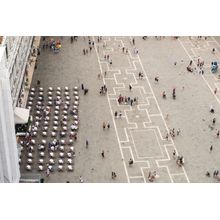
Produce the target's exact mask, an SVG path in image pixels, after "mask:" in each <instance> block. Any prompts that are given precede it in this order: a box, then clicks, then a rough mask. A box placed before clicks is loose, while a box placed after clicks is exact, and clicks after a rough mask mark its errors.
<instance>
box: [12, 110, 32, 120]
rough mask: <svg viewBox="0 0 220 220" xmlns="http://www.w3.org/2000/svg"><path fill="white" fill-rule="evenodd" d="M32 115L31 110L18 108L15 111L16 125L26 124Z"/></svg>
mask: <svg viewBox="0 0 220 220" xmlns="http://www.w3.org/2000/svg"><path fill="white" fill-rule="evenodd" d="M29 115H30V109H26V108H19V107H16V108H15V110H14V119H15V124H26V123H28V118H29Z"/></svg>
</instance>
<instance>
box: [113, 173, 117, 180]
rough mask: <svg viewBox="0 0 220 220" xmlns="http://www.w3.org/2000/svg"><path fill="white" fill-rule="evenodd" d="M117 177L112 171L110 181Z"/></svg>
mask: <svg viewBox="0 0 220 220" xmlns="http://www.w3.org/2000/svg"><path fill="white" fill-rule="evenodd" d="M116 177H117V175H116V173H115V172H114V171H112V179H115V178H116Z"/></svg>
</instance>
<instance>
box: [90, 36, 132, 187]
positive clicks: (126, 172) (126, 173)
mask: <svg viewBox="0 0 220 220" xmlns="http://www.w3.org/2000/svg"><path fill="white" fill-rule="evenodd" d="M93 41H94V42H95V39H94V37H93ZM95 52H96V56H97V60H98V63H99V69H100V71H101V74H103V73H102V67H101V63H100V60H99V55H98V52H97V47H96V43H95ZM102 80H103V83H104V84H105V79H104V78H102ZM107 100H108V104H109V108H110V111H111V116H112V120H113V124H114V128H115V133H116V137H117V140H118V147H119V150H120V153H121V157H122V158H123V165H124V169H125V175H126V177H127V181H128V183H130V179H129V176H128V171H127V168H126V164H125V161H124V156H123V152H122V149H121V147H120V146H121V144H120V139H119V135H118V131H117V127H116V124H115V119H114V117H113V111H112V108H111V104H110V100H109V97H108V94H107Z"/></svg>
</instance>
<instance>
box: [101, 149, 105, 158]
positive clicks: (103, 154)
mask: <svg viewBox="0 0 220 220" xmlns="http://www.w3.org/2000/svg"><path fill="white" fill-rule="evenodd" d="M101 155H102V158H105V152H104V150H103V151H102V153H101Z"/></svg>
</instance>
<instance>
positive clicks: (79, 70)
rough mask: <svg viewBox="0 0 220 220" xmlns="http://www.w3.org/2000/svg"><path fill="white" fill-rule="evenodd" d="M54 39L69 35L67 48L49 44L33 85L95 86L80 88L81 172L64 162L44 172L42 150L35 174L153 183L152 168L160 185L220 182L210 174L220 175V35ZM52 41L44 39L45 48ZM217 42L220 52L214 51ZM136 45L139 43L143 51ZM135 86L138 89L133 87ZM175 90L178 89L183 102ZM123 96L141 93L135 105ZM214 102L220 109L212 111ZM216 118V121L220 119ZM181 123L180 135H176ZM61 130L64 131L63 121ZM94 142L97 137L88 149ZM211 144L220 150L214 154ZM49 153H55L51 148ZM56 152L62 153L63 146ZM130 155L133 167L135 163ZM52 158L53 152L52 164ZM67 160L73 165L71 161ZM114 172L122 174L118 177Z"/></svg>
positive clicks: (77, 160)
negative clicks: (214, 68) (215, 65)
mask: <svg viewBox="0 0 220 220" xmlns="http://www.w3.org/2000/svg"><path fill="white" fill-rule="evenodd" d="M54 39H59V40H60V41H61V43H62V48H61V51H60V52H59V53H57V54H54V53H53V52H52V50H50V49H49V48H47V49H41V54H40V56H39V58H38V66H37V69H36V70H35V73H34V77H33V81H32V85H31V86H32V87H36V86H37V80H40V81H41V86H42V87H43V88H45V89H47V88H48V87H50V86H51V87H54V88H56V87H61V88H62V89H64V87H65V86H68V87H69V88H71V92H72V89H73V87H74V86H75V85H77V86H78V87H79V88H81V84H84V87H85V88H88V90H89V91H88V94H87V95H84V91H83V90H81V89H80V90H79V100H80V101H79V119H80V120H79V132H78V136H77V141H76V142H74V150H75V157H74V159H73V160H74V171H73V172H71V173H68V172H57V166H58V160H56V161H55V165H54V168H55V172H54V173H51V175H50V176H49V177H46V173H45V170H44V171H43V172H38V171H37V170H36V167H37V166H38V164H37V162H38V154H37V153H38V152H37V150H36V151H35V152H34V153H33V155H34V159H33V172H32V174H34V173H35V174H38V175H41V176H42V177H44V178H45V181H46V182H66V181H67V180H68V181H70V182H79V177H80V176H83V178H84V181H85V182H107V183H109V182H110V183H114V182H123V183H125V182H130V183H135V182H141V183H147V182H149V180H148V175H149V172H153V171H156V172H157V175H158V178H156V179H155V182H158V183H159V182H171V183H175V182H184V183H185V182H218V180H217V179H216V178H213V177H210V178H209V177H207V176H206V175H205V173H206V172H207V171H209V172H210V173H211V174H212V173H213V171H214V170H218V169H220V167H219V159H220V150H219V149H220V142H219V139H218V138H217V137H216V133H217V131H218V130H220V116H219V115H220V110H219V105H220V92H219V76H218V75H219V70H218V72H217V73H216V74H212V73H211V72H210V62H211V61H212V60H213V61H214V60H217V61H218V62H219V60H220V38H219V37H208V38H207V39H206V40H205V39H204V38H203V39H199V38H197V37H192V38H191V39H190V38H189V37H180V38H178V39H174V38H173V37H165V38H163V37H162V38H161V39H159V38H155V37H148V38H147V39H146V40H143V39H142V37H135V45H133V43H132V37H114V36H111V37H107V36H105V37H102V38H101V39H100V38H98V37H78V40H77V41H74V42H73V43H70V38H69V37H62V38H60V37H54ZM47 40H50V38H49V37H47ZM89 42H94V46H92V49H91V51H90V50H88V51H89V52H88V54H85V55H84V54H83V49H89ZM44 43H45V42H44V41H41V48H43V44H44ZM122 47H125V49H126V50H127V53H126V52H123V50H122ZM213 47H215V48H216V53H215V54H214V53H212V52H211V50H212V48H213ZM135 48H138V51H139V52H138V54H137V53H135ZM105 55H109V57H110V59H112V62H113V64H112V65H110V64H109V60H106V59H104V56H105ZM198 58H201V59H203V60H204V61H205V65H204V67H203V70H204V74H203V75H202V74H200V73H199V71H200V68H198V67H197V62H198ZM190 60H192V61H193V63H192V66H193V69H194V71H193V73H189V72H187V70H186V67H187V66H188V65H189V62H190ZM174 62H176V63H177V64H176V65H174ZM139 73H141V74H142V77H139ZM156 76H158V77H159V81H158V82H156V81H155V77H156ZM129 84H131V85H132V87H133V88H132V90H131V91H129ZM103 85H106V87H107V89H108V91H107V94H104V95H102V94H100V92H99V91H100V88H101V87H102V86H103ZM173 88H176V95H177V96H176V99H175V100H174V99H173V98H172V90H173ZM215 88H217V93H216V94H214V90H215ZM163 91H165V92H166V94H167V98H166V99H163V98H162V96H161V94H162V92H163ZM120 94H121V95H122V96H127V97H128V96H129V97H131V98H134V97H137V98H138V102H137V103H135V104H134V105H133V106H131V105H130V103H127V104H119V103H118V101H117V100H118V96H119V95H120ZM71 95H72V93H71ZM71 97H72V96H71ZM53 98H54V97H53ZM211 105H212V106H213V107H214V109H215V113H214V114H211V113H210V112H209V109H210V106H211ZM71 107H72V102H71ZM214 117H215V118H216V123H215V125H212V120H213V118H214ZM69 122H70V121H69ZM69 122H68V129H69V126H70V123H69ZM103 122H105V123H106V124H107V123H109V124H110V128H109V129H107V128H105V129H103ZM51 123H52V121H50V126H49V130H50V132H51V129H52V126H51V125H52V124H51ZM40 126H41V127H42V124H41V125H40ZM173 128H174V130H175V136H173V137H172V136H171V135H170V130H171V129H173ZM178 128H179V129H180V131H181V132H180V134H179V135H177V133H176V132H177V129H178ZM58 129H59V132H60V127H59V128H58ZM166 135H168V139H166ZM57 138H59V136H57ZM41 139H42V133H40V134H38V135H37V138H36V141H37V143H36V146H38V144H39V142H40V141H41ZM49 139H51V138H48V140H49ZM67 140H68V138H67ZM86 140H88V141H89V147H88V148H86V146H85V143H86ZM211 145H213V147H214V148H213V152H211V153H210V152H209V148H210V146H211ZM102 151H104V154H105V155H104V158H103V157H102V155H101V152H102ZM25 152H26V151H25ZM174 152H175V153H176V154H175V155H173V153H174ZM45 153H46V155H48V153H49V151H48V149H47V150H46V151H45ZM55 154H56V155H59V152H56V153H55ZM177 155H182V156H184V159H185V164H184V166H182V167H179V166H178V165H177V163H176V156H177ZM130 159H132V160H133V164H132V165H129V161H130ZM47 160H48V157H46V158H45V165H46V163H47V162H48V161H47ZM21 161H22V162H21V171H22V173H23V174H31V173H30V172H28V171H27V170H26V169H25V166H26V163H27V162H26V161H27V155H23V156H22V158H21ZM64 163H65V167H66V166H67V160H65V161H64ZM113 171H114V172H116V173H117V178H115V179H114V178H113V179H112V176H111V174H112V172H113Z"/></svg>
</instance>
